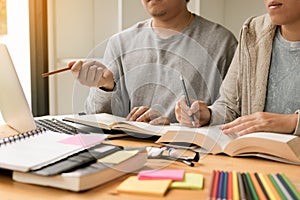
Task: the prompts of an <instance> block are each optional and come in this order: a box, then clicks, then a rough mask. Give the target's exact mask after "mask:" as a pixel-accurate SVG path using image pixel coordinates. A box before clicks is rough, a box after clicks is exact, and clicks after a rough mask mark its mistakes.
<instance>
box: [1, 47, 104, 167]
mask: <svg viewBox="0 0 300 200" xmlns="http://www.w3.org/2000/svg"><path fill="white" fill-rule="evenodd" d="M0 75H1V77H0V94H1V98H0V111H1V114H2V117H3V119H4V122H5V124H3V125H0V168H5V169H11V170H17V171H23V172H26V171H30V170H34V169H38V168H40V167H43V166H45V165H48V164H50V163H53V162H55V161H58V160H60V159H63V158H65V157H67V156H70V155H73V154H75V153H77V152H79V151H82V150H84V149H86V148H88V147H90V146H93V145H95V144H97V143H100V142H101V141H102V140H103V139H104V138H103V136H102V135H95V134H84V135H83V134H78V135H69V134H65V133H58V132H54V131H49V130H45V129H37V128H36V125H35V121H34V118H33V116H32V113H31V111H30V108H29V105H28V102H27V100H26V98H25V95H24V92H23V89H22V86H21V84H20V81H19V78H18V75H17V73H16V70H15V68H14V65H13V62H12V59H11V57H10V55H9V52H8V49H7V47H6V45H4V44H0Z"/></svg>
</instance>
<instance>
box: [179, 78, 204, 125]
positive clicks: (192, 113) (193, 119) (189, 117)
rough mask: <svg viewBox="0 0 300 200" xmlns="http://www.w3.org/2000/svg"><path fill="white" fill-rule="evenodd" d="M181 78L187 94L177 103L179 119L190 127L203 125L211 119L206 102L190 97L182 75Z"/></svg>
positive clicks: (182, 123)
mask: <svg viewBox="0 0 300 200" xmlns="http://www.w3.org/2000/svg"><path fill="white" fill-rule="evenodd" d="M180 79H181V83H180V84H181V85H182V87H183V90H184V94H185V95H184V96H182V97H181V98H180V99H179V100H178V101H177V102H176V105H175V115H176V119H177V121H178V122H179V123H180V124H181V125H183V126H188V127H201V126H203V125H206V124H208V123H209V121H210V111H209V109H208V107H207V105H206V103H205V102H203V101H197V100H195V99H191V98H189V97H188V94H187V89H186V86H185V82H184V80H183V78H182V77H180ZM200 116H201V117H200Z"/></svg>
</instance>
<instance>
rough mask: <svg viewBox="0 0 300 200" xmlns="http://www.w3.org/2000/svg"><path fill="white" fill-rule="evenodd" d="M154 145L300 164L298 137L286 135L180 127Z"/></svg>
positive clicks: (214, 127)
mask: <svg viewBox="0 0 300 200" xmlns="http://www.w3.org/2000/svg"><path fill="white" fill-rule="evenodd" d="M157 143H162V144H165V145H169V146H174V145H175V146H176V145H178V144H179V145H180V144H190V145H196V146H198V147H201V148H203V149H205V150H206V151H207V152H209V153H212V154H219V153H225V154H227V155H229V156H258V157H263V158H267V159H271V160H276V161H280V162H286V163H291V164H298V165H300V137H298V136H295V135H289V134H280V133H271V132H256V133H251V134H247V135H244V136H237V135H225V134H223V133H222V131H221V130H220V128H219V126H207V127H201V128H187V127H181V128H180V130H178V131H176V130H169V131H167V132H166V133H165V134H163V135H162V136H161V137H160V138H159V139H158V140H157ZM185 146H187V145H185Z"/></svg>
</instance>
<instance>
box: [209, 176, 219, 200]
mask: <svg viewBox="0 0 300 200" xmlns="http://www.w3.org/2000/svg"><path fill="white" fill-rule="evenodd" d="M219 178H220V172H219V171H216V174H215V178H214V183H213V184H214V185H213V191H212V195H211V199H213V200H215V199H217V193H218V183H219Z"/></svg>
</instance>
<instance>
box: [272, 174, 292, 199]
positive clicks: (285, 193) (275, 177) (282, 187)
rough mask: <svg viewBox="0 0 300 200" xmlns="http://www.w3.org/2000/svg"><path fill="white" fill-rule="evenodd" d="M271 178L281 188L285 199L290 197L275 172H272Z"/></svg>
mask: <svg viewBox="0 0 300 200" xmlns="http://www.w3.org/2000/svg"><path fill="white" fill-rule="evenodd" d="M273 178H274V180H275V181H276V183H277V184H278V186H279V187H280V189H281V191H282V193H283V194H284V196H285V197H286V199H292V197H291V195H290V194H289V193H288V191H287V190H286V189H285V187H284V186H283V184H282V183H281V181H280V180H279V178H278V177H277V175H276V174H273Z"/></svg>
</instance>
